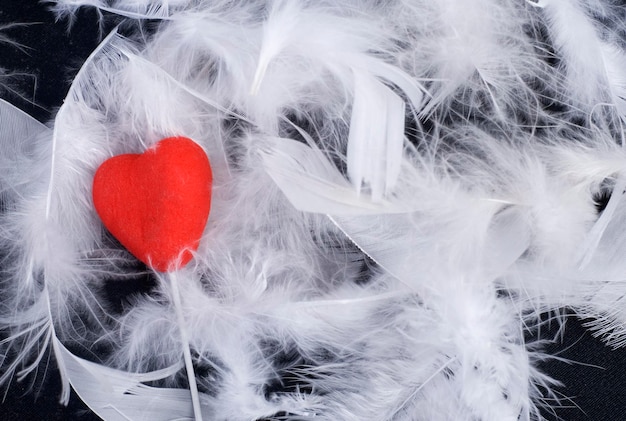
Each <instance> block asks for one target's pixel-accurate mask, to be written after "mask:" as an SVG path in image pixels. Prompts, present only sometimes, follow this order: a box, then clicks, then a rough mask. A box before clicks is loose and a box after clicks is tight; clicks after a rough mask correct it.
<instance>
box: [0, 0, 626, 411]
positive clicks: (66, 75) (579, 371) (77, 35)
mask: <svg viewBox="0 0 626 421" xmlns="http://www.w3.org/2000/svg"><path fill="white" fill-rule="evenodd" d="M13 23H24V24H26V25H24V26H13V27H11V28H9V29H7V30H4V31H2V34H4V35H7V36H10V37H11V38H12V39H14V40H15V41H18V42H19V43H21V44H23V45H24V48H22V49H20V48H15V47H13V46H10V45H3V44H2V43H0V67H2V68H4V69H5V70H6V71H7V72H8V73H11V72H14V73H21V74H24V73H26V74H28V75H32V76H27V77H24V76H21V77H20V76H16V77H14V78H10V79H8V80H9V82H10V89H9V90H4V91H0V96H1V97H2V98H4V99H6V100H8V101H9V102H11V103H12V104H14V105H16V106H17V107H19V108H21V109H23V110H24V111H26V112H27V113H29V114H30V115H32V116H34V117H35V118H37V119H38V120H39V121H42V122H44V123H47V122H49V121H50V120H51V119H52V118H53V116H54V113H55V112H56V110H57V109H58V107H59V106H60V105H61V104H62V102H63V98H64V97H65V95H66V93H67V90H68V88H69V84H70V83H71V80H72V78H73V77H74V75H75V74H76V72H77V71H78V69H79V68H80V65H81V63H82V62H83V61H84V60H85V59H86V58H87V56H88V55H89V54H90V53H91V52H92V51H93V49H94V48H95V46H96V45H97V43H98V41H99V39H100V38H101V36H102V35H106V33H107V31H108V30H109V29H110V28H112V27H113V26H114V25H115V24H116V22H115V21H114V19H113V18H112V17H107V18H106V21H105V24H104V26H101V25H100V23H101V22H100V21H99V17H98V14H97V13H96V12H95V11H94V10H89V9H85V10H81V11H80V12H79V13H77V14H76V16H75V17H74V21H73V24H72V25H71V26H70V24H69V21H68V20H62V21H58V22H57V21H55V18H54V16H53V15H52V13H50V12H49V11H48V9H47V6H46V5H45V4H42V3H39V2H37V1H35V0H0V25H5V24H13ZM6 80H7V79H6V76H5V81H6ZM556 332H557V329H556V324H552V325H551V326H547V325H546V326H544V328H543V331H542V337H543V338H548V339H551V338H553V337H554V336H555V335H556ZM564 332H565V333H564V336H563V337H562V340H558V341H556V342H555V343H553V344H548V345H547V346H546V347H545V348H544V349H545V351H546V352H547V353H549V354H552V355H556V356H558V357H559V358H562V359H567V360H570V361H571V362H570V363H566V362H563V361H559V360H551V361H548V362H546V363H544V364H542V366H541V368H542V370H543V371H544V372H546V373H548V374H550V375H551V376H553V377H554V378H555V379H558V380H560V381H561V382H562V383H563V384H564V385H565V387H562V388H557V389H556V392H557V394H558V395H559V396H561V398H562V399H561V402H560V405H561V406H562V408H560V409H557V410H556V415H553V414H551V413H550V412H547V411H546V412H545V413H544V416H545V417H546V418H547V419H549V420H556V419H558V418H557V416H558V417H560V418H561V419H564V420H591V421H596V420H598V421H599V420H609V421H611V420H626V370H625V368H626V351H625V350H611V349H610V348H609V347H606V346H605V345H604V344H603V343H602V342H601V341H600V340H598V339H596V338H593V337H592V335H590V333H588V332H586V331H585V329H584V328H583V327H582V325H581V322H580V321H578V320H577V319H576V318H573V317H572V318H569V319H568V321H567V323H566V329H565V331H564ZM532 335H536V333H529V339H532ZM47 362H48V363H49V368H48V369H46V366H45V365H43V366H42V368H41V370H39V372H38V373H37V376H36V377H34V378H32V379H30V381H27V382H26V383H23V384H20V383H16V382H13V383H12V384H11V387H10V388H9V390H8V392H7V393H6V397H5V399H4V402H3V403H2V404H0V420H20V421H29V420H92V419H93V420H97V419H99V418H97V417H95V416H94V415H93V414H91V413H90V412H89V411H88V409H87V408H86V407H85V406H84V405H83V404H82V403H81V402H80V401H79V400H78V399H77V398H76V397H75V396H74V395H72V400H71V402H70V405H69V406H68V407H63V406H61V405H59V404H58V400H59V396H60V382H59V379H58V373H57V372H56V371H55V370H54V369H53V367H54V361H47ZM29 391H30V392H29ZM551 404H552V405H553V406H558V404H557V403H556V402H551Z"/></svg>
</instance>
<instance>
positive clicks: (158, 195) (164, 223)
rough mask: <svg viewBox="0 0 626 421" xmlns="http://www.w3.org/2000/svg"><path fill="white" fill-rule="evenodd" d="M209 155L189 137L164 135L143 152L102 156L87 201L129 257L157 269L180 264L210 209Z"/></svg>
mask: <svg viewBox="0 0 626 421" xmlns="http://www.w3.org/2000/svg"><path fill="white" fill-rule="evenodd" d="M212 180H213V176H212V173H211V165H210V163H209V159H208V157H207V155H206V153H205V152H204V150H202V148H201V147H200V146H199V145H198V144H196V143H195V142H194V141H193V140H191V139H189V138H186V137H170V138H167V139H163V140H161V141H159V142H157V143H156V144H155V145H153V146H152V147H150V148H149V149H147V150H146V151H145V152H144V153H143V154H125V155H118V156H114V157H113V158H110V159H108V160H106V161H105V162H104V163H103V164H102V165H101V166H100V167H99V168H98V170H97V171H96V175H95V177H94V181H93V202H94V206H95V208H96V212H97V213H98V215H99V216H100V219H101V220H102V222H103V223H104V226H105V227H106V228H107V229H108V230H109V232H111V234H113V236H115V238H117V239H118V240H119V242H120V243H122V245H123V246H124V247H126V248H127V249H128V251H130V252H131V253H132V254H133V255H134V256H135V257H137V258H138V259H139V260H141V261H142V262H144V263H145V264H147V265H148V266H150V267H151V268H153V269H155V270H157V271H160V272H166V271H172V270H176V269H178V268H180V267H183V266H184V265H186V264H187V263H188V262H189V260H191V258H192V253H191V252H192V251H195V250H196V249H197V248H198V245H199V242H200V238H201V237H202V233H203V231H204V228H205V226H206V222H207V219H208V217H209V211H210V208H211V183H212Z"/></svg>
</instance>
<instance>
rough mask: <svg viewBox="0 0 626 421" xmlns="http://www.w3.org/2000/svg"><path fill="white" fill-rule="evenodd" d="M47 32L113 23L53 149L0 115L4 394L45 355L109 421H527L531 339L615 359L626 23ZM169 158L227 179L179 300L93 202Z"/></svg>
mask: <svg viewBox="0 0 626 421" xmlns="http://www.w3.org/2000/svg"><path fill="white" fill-rule="evenodd" d="M50 6H51V8H52V9H53V10H54V11H55V13H57V15H58V16H59V17H67V16H72V15H73V14H74V13H76V11H77V9H78V8H80V7H83V6H88V7H92V8H97V9H98V10H99V11H100V12H99V13H102V14H103V16H104V15H106V14H116V15H119V16H121V17H122V20H123V21H124V23H123V24H122V27H120V28H119V29H117V30H115V31H113V32H111V33H110V34H108V35H106V36H105V37H104V39H103V41H102V43H101V44H100V45H99V47H98V48H97V49H96V50H95V51H94V52H93V53H92V54H91V56H90V57H89V59H88V60H87V61H86V62H85V64H84V66H83V67H82V69H81V70H80V72H79V74H78V75H77V77H76V78H75V80H74V81H73V84H72V87H71V89H70V92H69V94H68V96H67V98H66V99H65V102H64V104H63V106H62V107H61V109H60V110H59V111H58V113H57V115H56V118H55V119H54V121H53V124H52V125H51V126H50V128H49V127H47V126H44V125H41V124H39V123H37V122H35V121H34V120H33V119H31V118H30V117H28V116H26V115H24V114H22V113H20V112H19V111H17V110H15V109H14V108H13V107H12V106H10V105H9V104H7V103H2V104H0V105H1V107H0V119H1V121H2V125H1V130H0V168H1V170H0V192H1V203H2V206H3V212H2V215H1V217H0V232H1V235H0V247H1V250H2V253H3V254H2V256H3V261H2V265H3V272H2V279H1V284H0V289H1V290H0V293H1V294H2V296H3V300H2V305H1V306H0V311H1V313H0V328H1V329H2V330H3V332H5V333H6V338H7V339H5V340H3V341H2V344H1V348H0V362H1V363H2V367H3V369H2V371H0V382H1V383H4V384H5V385H6V384H9V383H10V382H11V381H12V380H13V379H16V378H17V379H21V378H24V377H26V376H27V375H28V374H29V373H31V372H32V371H34V370H35V369H36V367H37V366H38V364H39V363H40V361H41V360H42V359H43V358H44V357H46V356H47V355H48V353H51V354H52V356H53V360H54V362H55V363H56V364H57V365H58V367H59V370H60V372H61V375H62V378H63V383H64V390H63V391H62V392H60V393H61V399H62V400H63V401H67V399H68V396H69V388H70V387H72V388H73V389H74V390H75V391H76V392H77V394H78V395H79V396H80V397H81V399H82V400H83V401H84V402H85V403H86V404H87V405H88V406H89V407H90V408H91V409H92V410H93V411H94V412H95V413H96V414H98V415H99V416H100V417H102V418H103V419H105V420H128V419H131V420H180V419H196V420H199V419H208V420H230V421H236V420H263V419H276V420H278V419H281V420H283V419H285V420H312V421H313V420H315V421H316V420H365V419H367V420H422V421H438V420H441V421H444V420H458V421H462V420H467V421H478V420H480V421H513V420H522V421H523V420H540V419H542V415H541V411H540V409H541V408H542V407H544V406H547V405H548V404H549V403H553V404H554V402H555V401H554V398H556V396H555V395H554V393H553V392H552V387H553V386H554V385H556V384H557V383H558V382H557V380H558V379H556V380H555V379H551V378H550V377H548V376H546V375H545V374H543V373H542V372H541V371H540V370H539V369H538V365H539V362H540V361H542V360H544V359H546V358H549V356H548V355H545V354H544V353H542V343H541V342H537V341H534V342H533V341H532V340H530V339H529V338H530V337H531V336H530V335H529V332H532V331H533V330H535V329H537V328H538V327H539V326H540V325H541V323H542V318H541V314H545V313H546V312H551V311H556V310H558V309H560V308H563V307H566V306H567V307H571V308H573V309H574V310H575V311H576V312H577V313H578V315H580V316H581V317H582V318H585V319H588V320H593V321H592V322H590V323H589V325H588V326H589V328H590V329H591V330H592V331H593V332H594V333H595V334H597V335H599V336H601V337H602V338H603V339H604V340H605V341H606V342H607V345H608V346H616V347H617V346H623V345H624V344H626V328H624V323H625V322H626V312H625V310H626V303H625V302H624V301H625V298H624V296H625V293H626V261H625V260H624V259H623V256H624V255H625V253H626V203H625V201H624V192H625V190H626V172H625V169H626V151H625V150H624V147H625V146H624V143H625V134H626V131H625V127H624V125H625V124H626V50H624V40H625V38H624V37H625V35H624V32H623V24H621V23H620V22H622V23H623V20H622V19H623V6H618V5H617V3H613V2H611V1H609V0H606V1H604V0H602V1H601V0H539V1H536V2H535V1H531V0H529V1H524V0H514V1H499V0H462V1H461V0H437V1H425V0H388V1H378V0H359V1H357V0H332V1H331V0H328V1H325V0H317V1H315V0H297V1H290V0H245V1H243V0H241V1H233V0H169V1H168V0H160V1H157V0H133V1H126V0H56V1H52V2H51V4H50ZM0 40H1V39H0ZM168 136H186V137H189V138H192V139H194V141H196V142H197V143H198V144H199V145H200V146H201V147H202V148H203V149H204V150H205V151H206V152H207V154H208V156H209V157H210V159H211V164H212V167H213V172H214V181H213V199H212V210H211V216H210V218H209V222H208V224H207V226H206V229H205V232H204V235H203V237H202V240H201V244H200V247H199V249H198V251H197V252H196V254H195V255H194V259H193V260H192V262H191V263H190V264H189V265H187V266H186V267H185V268H184V269H182V270H180V271H178V272H177V273H176V274H175V276H174V275H171V274H170V275H167V274H160V273H155V272H152V271H151V270H150V269H148V268H146V267H145V266H143V265H142V264H140V263H139V262H138V261H137V260H136V259H135V258H134V257H133V256H131V255H130V254H129V253H128V252H126V251H125V250H124V249H123V248H122V247H121V246H120V245H119V244H118V243H117V242H116V241H115V240H114V239H113V238H112V237H111V236H110V234H108V233H107V232H106V230H105V229H104V228H103V226H102V224H101V222H100V220H99V219H98V217H97V214H96V212H95V210H94V206H93V202H92V200H91V185H92V181H93V176H94V173H95V171H96V169H97V168H98V166H99V165H100V164H101V163H102V162H103V161H105V160H106V159H108V158H110V157H112V156H115V155H119V154H123V153H141V152H142V151H144V150H145V149H146V148H148V147H150V145H152V144H154V143H155V142H157V141H158V140H160V139H162V138H164V137H168ZM155 188H158V186H155ZM602 197H610V199H608V203H604V204H603V205H602V206H600V204H599V202H598V199H599V198H602ZM128 285H135V286H137V287H136V288H134V291H133V292H132V293H129V294H127V295H125V296H123V297H121V298H120V293H119V291H121V290H128V288H127V286H128ZM181 332H184V334H182V335H181ZM184 342H186V343H184ZM186 348H187V349H188V351H189V354H190V355H191V359H192V363H193V368H194V370H193V371H187V370H186V369H185V361H184V354H185V352H184V350H185V349H186ZM46 358H47V357H46ZM188 372H193V373H195V374H193V375H194V376H195V377H194V379H195V382H193V381H190V379H189V378H188V374H187V373H188ZM194 383H196V384H197V386H196V387H193V384H194ZM190 384H191V385H192V387H191V388H190V387H189V385H190ZM190 389H197V392H198V397H199V408H200V409H198V407H196V408H195V410H194V405H192V396H193V395H194V393H193V392H194V391H193V390H190ZM556 404H557V405H558V403H556Z"/></svg>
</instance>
